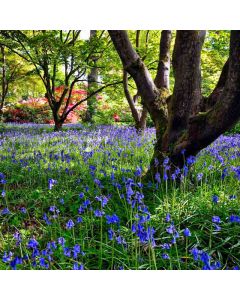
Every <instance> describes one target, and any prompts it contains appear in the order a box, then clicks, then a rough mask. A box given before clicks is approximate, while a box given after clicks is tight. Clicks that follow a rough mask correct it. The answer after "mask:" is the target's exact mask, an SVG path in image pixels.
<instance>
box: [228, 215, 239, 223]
mask: <svg viewBox="0 0 240 300" xmlns="http://www.w3.org/2000/svg"><path fill="white" fill-rule="evenodd" d="M229 222H231V223H240V216H238V215H231V216H230V217H229Z"/></svg>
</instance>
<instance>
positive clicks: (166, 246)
mask: <svg viewBox="0 0 240 300" xmlns="http://www.w3.org/2000/svg"><path fill="white" fill-rule="evenodd" d="M161 247H162V249H164V250H170V248H171V244H168V243H164V244H163V245H161Z"/></svg>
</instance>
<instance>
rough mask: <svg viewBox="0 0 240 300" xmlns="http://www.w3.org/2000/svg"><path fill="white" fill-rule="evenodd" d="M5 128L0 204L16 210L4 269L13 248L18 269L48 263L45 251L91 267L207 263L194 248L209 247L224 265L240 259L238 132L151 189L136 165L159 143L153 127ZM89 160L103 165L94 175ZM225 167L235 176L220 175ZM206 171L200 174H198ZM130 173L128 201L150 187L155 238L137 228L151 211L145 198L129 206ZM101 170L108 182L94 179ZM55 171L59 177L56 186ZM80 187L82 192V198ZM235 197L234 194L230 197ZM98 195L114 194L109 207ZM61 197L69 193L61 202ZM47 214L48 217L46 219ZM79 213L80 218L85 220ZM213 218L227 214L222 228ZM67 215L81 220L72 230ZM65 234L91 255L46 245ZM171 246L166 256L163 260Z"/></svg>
mask: <svg viewBox="0 0 240 300" xmlns="http://www.w3.org/2000/svg"><path fill="white" fill-rule="evenodd" d="M0 134H1V142H0V172H1V173H3V174H4V176H5V179H6V183H5V184H1V188H2V190H5V191H6V196H4V197H2V199H1V209H4V208H6V207H7V208H8V209H9V210H10V214H6V215H0V226H1V231H0V232H1V235H0V254H1V257H3V255H4V253H5V252H6V254H7V255H8V253H9V251H11V252H12V253H13V255H12V257H9V259H8V261H6V259H5V262H1V264H0V269H9V268H11V266H10V265H9V264H10V262H11V261H13V259H14V258H15V257H16V256H18V257H24V256H25V255H28V257H26V259H24V260H23V263H21V264H18V265H17V266H16V267H17V268H18V269H41V268H44V267H43V266H42V265H41V264H40V263H39V262H40V258H43V257H44V258H45V262H46V263H47V264H48V267H49V268H50V269H72V268H73V264H74V263H78V264H79V265H81V264H83V265H84V268H85V269H119V268H122V267H123V268H124V269H202V267H203V266H204V263H203V262H202V261H201V260H200V259H199V260H198V261H195V260H194V259H193V256H192V254H191V253H190V250H191V249H192V248H193V247H197V248H198V249H199V250H202V251H206V252H207V253H208V254H209V255H211V264H213V263H214V262H217V261H219V262H220V263H221V267H220V268H221V269H232V268H233V267H234V266H237V265H238V266H240V254H239V253H240V252H239V246H240V243H239V234H240V224H239V223H237V222H235V223H232V222H229V216H230V215H232V214H233V215H239V214H240V188H239V179H238V178H237V176H236V172H235V171H234V170H232V166H235V167H237V166H239V161H240V159H239V157H240V155H239V145H240V138H239V136H235V137H229V138H224V139H220V140H219V141H217V142H216V143H215V144H214V145H213V146H211V147H209V149H207V150H204V151H203V152H202V153H201V155H200V156H199V157H198V159H197V161H196V163H194V165H193V166H192V167H191V170H190V171H189V172H188V174H187V176H186V177H184V178H183V180H182V182H181V184H180V185H176V182H175V181H172V180H170V179H169V180H167V181H164V180H162V182H161V184H160V185H158V186H157V187H156V185H155V184H153V183H152V186H151V187H147V186H144V187H142V186H141V185H140V184H139V183H140V182H141V177H140V176H136V175H134V173H135V172H136V169H137V167H140V168H142V169H146V168H147V166H148V165H149V162H150V159H151V156H152V152H153V142H154V134H153V131H152V130H148V131H147V132H146V134H145V135H144V136H138V135H137V134H136V133H135V131H134V130H133V129H128V128H127V127H126V128H116V127H113V126H112V127H110V126H106V127H104V126H103V127H94V128H90V127H82V126H81V127H76V128H71V129H69V128H64V131H63V132H60V133H52V132H51V128H50V127H48V126H16V125H14V126H13V125H6V126H3V127H2V128H1V130H0ZM62 151H63V152H62ZM61 153H62V154H61ZM220 155H221V157H222V158H223V161H222V160H221V158H219V156H220ZM210 165H212V167H210V168H209V166H210ZM91 166H94V167H95V168H96V170H95V171H94V174H93V173H92V175H91V174H90V170H91V169H90V168H91ZM225 168H227V169H228V175H227V176H226V177H225V178H224V179H223V178H222V173H223V170H224V169H225ZM112 173H113V174H114V179H111V176H113V174H112ZM199 173H203V177H202V179H201V180H198V174H199ZM123 177H124V178H125V179H127V178H131V179H132V180H133V182H134V185H132V190H133V192H134V193H135V194H134V195H133V196H132V198H131V201H132V200H133V198H134V197H135V195H136V192H138V193H139V194H138V195H144V199H143V201H144V203H145V205H146V206H147V207H148V209H149V212H150V219H149V220H147V221H146V222H144V223H143V224H142V225H143V226H144V228H145V229H147V228H154V230H155V233H154V240H155V244H156V245H155V246H153V245H152V242H151V239H150V240H149V241H146V242H144V243H143V242H141V241H140V239H139V237H138V236H137V235H136V233H135V232H133V231H132V225H133V224H134V223H136V222H137V217H136V214H139V215H141V216H145V217H146V216H147V214H146V213H144V212H141V211H140V210H139V209H140V208H141V206H143V204H139V203H136V204H135V206H134V207H132V206H131V205H130V204H129V203H128V201H127V196H126V195H127V185H126V184H125V183H124V178H123ZM95 178H97V179H99V180H100V182H101V185H102V186H99V185H98V184H97V183H96V182H94V179H95ZM49 179H54V180H57V183H56V184H55V185H53V187H52V189H49V186H48V181H49ZM113 183H114V184H113ZM117 184H119V185H121V188H120V186H118V185H117ZM86 187H87V190H86ZM81 192H83V193H84V197H83V198H80V197H79V194H80V193H81ZM213 195H217V196H218V197H219V201H218V203H217V204H215V203H213V201H212V196H213ZM231 195H234V196H235V197H236V198H235V199H232V200H230V199H229V196H231ZM96 196H99V197H102V196H107V197H108V198H109V200H108V203H107V205H106V206H104V207H102V205H101V203H100V202H99V201H97V200H96V199H95V197H96ZM60 199H64V204H61V203H60ZM86 199H89V200H90V202H91V207H92V210H90V209H86V210H85V212H84V213H82V214H81V215H80V214H79V212H78V209H79V207H80V206H81V205H82V203H83V201H84V200H86ZM51 206H56V207H57V209H59V213H58V214H57V216H56V218H54V217H53V215H54V213H52V212H50V211H49V207H51ZM22 207H25V208H26V209H27V213H26V214H24V213H22V212H21V211H20V208H22ZM96 209H98V210H103V211H104V212H105V215H104V216H103V217H96V216H95V215H94V211H95V210H96ZM45 213H46V214H47V216H48V219H49V220H50V222H51V225H47V224H46V221H45V220H43V215H44V214H45ZM167 213H169V214H170V215H171V221H172V222H174V226H175V229H176V231H177V232H178V234H179V237H178V238H177V239H176V243H172V239H173V235H172V234H169V233H167V231H166V228H168V227H169V226H170V222H166V221H165V218H166V214H167ZM113 214H116V215H117V216H118V217H119V219H120V223H119V225H118V224H112V225H109V224H107V223H106V215H113ZM80 216H81V217H82V223H79V224H78V223H77V222H76V220H77V218H78V217H80ZM212 216H219V217H220V218H221V223H220V224H219V225H220V226H221V230H220V231H217V230H214V225H213V222H212ZM69 219H72V220H73V221H74V223H75V226H74V227H73V228H71V229H66V223H67V222H68V220H69ZM110 228H112V230H114V232H115V237H114V238H113V240H110V239H109V236H108V230H109V229H110ZM185 228H189V229H190V231H191V236H189V237H185V236H184V234H183V231H184V229H185ZM16 232H19V233H20V234H21V243H20V244H19V245H16V240H15V239H14V237H13V234H14V233H16ZM59 237H64V238H65V240H66V243H65V246H66V247H67V248H70V249H73V247H74V245H76V244H79V245H80V246H81V251H83V252H84V253H82V254H81V253H80V254H78V255H77V257H74V255H73V251H72V252H71V255H70V257H69V256H66V253H65V254H64V249H63V247H61V246H60V245H57V248H56V249H51V250H52V252H51V251H48V253H47V254H46V253H41V251H42V250H44V249H46V247H47V243H48V242H50V241H55V242H56V244H57V240H58V238H59ZM31 238H35V239H36V240H37V241H38V243H39V246H38V247H37V248H38V249H39V251H40V252H39V253H37V255H35V256H36V257H35V258H33V257H32V250H31V249H29V247H28V242H29V239H31ZM120 242H121V243H120ZM165 243H168V244H171V246H170V249H169V250H164V249H162V245H164V244H165ZM66 251H67V250H66V249H65V252H66ZM164 253H167V254H168V255H169V259H163V257H162V255H163V254H164ZM35 262H36V265H35ZM12 264H13V263H12Z"/></svg>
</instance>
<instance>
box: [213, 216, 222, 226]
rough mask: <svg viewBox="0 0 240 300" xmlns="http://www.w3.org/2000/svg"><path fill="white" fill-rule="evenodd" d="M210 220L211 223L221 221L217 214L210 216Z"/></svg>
mask: <svg viewBox="0 0 240 300" xmlns="http://www.w3.org/2000/svg"><path fill="white" fill-rule="evenodd" d="M212 222H213V223H217V224H218V223H220V222H221V219H220V217H219V216H213V217H212Z"/></svg>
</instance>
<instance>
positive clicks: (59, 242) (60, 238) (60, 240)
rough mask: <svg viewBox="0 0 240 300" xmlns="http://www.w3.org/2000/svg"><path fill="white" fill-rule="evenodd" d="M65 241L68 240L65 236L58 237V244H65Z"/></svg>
mask: <svg viewBox="0 0 240 300" xmlns="http://www.w3.org/2000/svg"><path fill="white" fill-rule="evenodd" d="M65 242H66V240H65V238H63V237H59V238H58V244H59V245H61V246H64V244H65Z"/></svg>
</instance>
